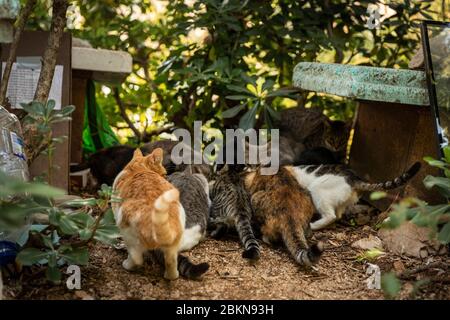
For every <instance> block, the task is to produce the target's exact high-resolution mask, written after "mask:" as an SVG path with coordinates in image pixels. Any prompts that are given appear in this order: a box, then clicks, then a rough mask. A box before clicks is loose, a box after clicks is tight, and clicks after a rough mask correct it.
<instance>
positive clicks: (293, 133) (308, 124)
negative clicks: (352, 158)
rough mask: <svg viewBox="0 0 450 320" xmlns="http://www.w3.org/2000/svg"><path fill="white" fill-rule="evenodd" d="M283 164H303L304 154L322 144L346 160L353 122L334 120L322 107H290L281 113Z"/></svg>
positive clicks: (338, 159) (339, 158)
mask: <svg viewBox="0 0 450 320" xmlns="http://www.w3.org/2000/svg"><path fill="white" fill-rule="evenodd" d="M277 125H278V127H279V128H280V164H281V165H285V164H293V165H299V164H300V163H299V160H300V156H301V153H302V152H304V151H305V150H311V149H314V148H318V147H323V148H327V149H328V150H330V151H332V152H333V153H334V155H335V157H336V160H337V161H338V163H343V161H344V160H345V155H346V151H347V143H348V139H349V136H350V130H351V123H347V122H343V121H333V120H330V119H329V118H328V117H327V116H325V115H324V114H323V112H322V110H320V109H318V108H303V107H296V108H289V109H285V110H283V111H281V112H280V120H278V121H277Z"/></svg>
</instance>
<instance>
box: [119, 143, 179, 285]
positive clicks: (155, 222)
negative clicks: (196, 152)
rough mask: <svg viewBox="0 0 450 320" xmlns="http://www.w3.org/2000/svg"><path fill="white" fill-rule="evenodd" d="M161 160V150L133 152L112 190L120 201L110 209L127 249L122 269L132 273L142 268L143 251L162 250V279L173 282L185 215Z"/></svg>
mask: <svg viewBox="0 0 450 320" xmlns="http://www.w3.org/2000/svg"><path fill="white" fill-rule="evenodd" d="M162 161H163V150H162V149H159V148H158V149H155V150H154V151H153V152H152V153H151V154H150V155H148V156H145V157H144V156H143V155H142V152H141V150H140V149H136V150H135V151H134V154H133V158H132V159H131V161H130V162H129V163H128V164H127V165H126V166H125V168H124V169H123V170H122V171H121V172H120V173H119V175H118V176H117V177H116V179H115V180H114V184H113V190H114V192H115V193H116V195H117V196H118V197H119V198H120V199H122V201H121V202H120V203H119V202H114V203H113V204H112V209H113V212H114V216H115V219H116V223H117V226H118V227H119V229H120V232H121V234H122V236H123V239H124V241H125V245H126V247H127V250H128V258H127V259H126V260H124V262H123V264H122V265H123V267H124V268H125V269H127V270H132V269H133V268H134V267H135V266H140V265H142V263H143V253H144V252H145V251H146V250H149V249H161V250H162V251H163V253H164V260H165V273H164V277H165V278H166V279H169V280H174V279H176V278H178V276H179V272H178V251H179V249H180V245H181V244H182V236H183V231H184V225H185V213H184V209H183V206H182V205H181V203H180V201H179V198H180V193H179V191H178V190H177V189H176V188H175V187H174V186H173V185H172V184H171V183H169V182H168V181H167V180H166V179H165V178H164V175H165V174H166V170H165V169H164V167H163V165H162Z"/></svg>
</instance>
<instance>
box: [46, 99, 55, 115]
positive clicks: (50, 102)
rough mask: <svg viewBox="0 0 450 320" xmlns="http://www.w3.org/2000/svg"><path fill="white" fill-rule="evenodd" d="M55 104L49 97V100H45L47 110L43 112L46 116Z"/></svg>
mask: <svg viewBox="0 0 450 320" xmlns="http://www.w3.org/2000/svg"><path fill="white" fill-rule="evenodd" d="M55 105H56V102H55V100H53V99H51V100H48V101H47V108H46V109H47V110H46V112H45V114H46V115H47V116H49V115H50V114H51V112H52V111H53V109H55Z"/></svg>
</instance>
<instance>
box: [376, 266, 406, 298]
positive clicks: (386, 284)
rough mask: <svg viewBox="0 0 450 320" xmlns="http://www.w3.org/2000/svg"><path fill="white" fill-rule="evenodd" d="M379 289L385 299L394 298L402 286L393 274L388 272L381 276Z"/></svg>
mask: <svg viewBox="0 0 450 320" xmlns="http://www.w3.org/2000/svg"><path fill="white" fill-rule="evenodd" d="M381 288H382V289H383V292H384V294H385V295H386V297H388V298H395V297H396V296H397V295H398V293H399V292H400V290H401V289H402V285H401V283H400V280H398V279H397V277H396V276H395V274H394V273H393V272H389V273H386V274H383V275H382V276H381Z"/></svg>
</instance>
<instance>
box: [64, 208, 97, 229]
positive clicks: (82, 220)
mask: <svg viewBox="0 0 450 320" xmlns="http://www.w3.org/2000/svg"><path fill="white" fill-rule="evenodd" d="M69 218H70V220H72V221H73V222H75V223H76V225H77V226H78V227H79V228H87V227H90V226H92V225H93V224H94V221H95V220H94V218H93V217H92V216H91V215H90V214H88V213H86V212H79V213H74V214H71V215H70V216H69Z"/></svg>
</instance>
